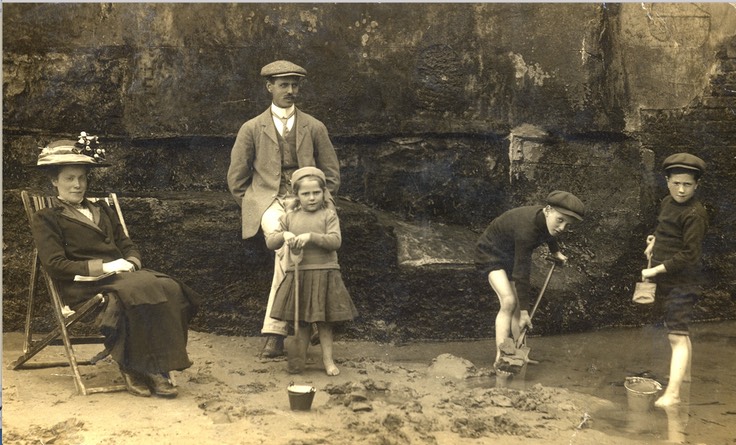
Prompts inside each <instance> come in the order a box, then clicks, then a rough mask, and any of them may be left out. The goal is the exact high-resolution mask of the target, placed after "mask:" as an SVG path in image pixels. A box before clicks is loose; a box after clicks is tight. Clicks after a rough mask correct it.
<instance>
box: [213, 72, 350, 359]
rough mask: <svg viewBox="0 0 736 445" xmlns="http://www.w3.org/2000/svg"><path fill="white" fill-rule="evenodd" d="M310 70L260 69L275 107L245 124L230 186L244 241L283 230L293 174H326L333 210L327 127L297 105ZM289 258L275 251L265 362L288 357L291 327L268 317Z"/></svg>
mask: <svg viewBox="0 0 736 445" xmlns="http://www.w3.org/2000/svg"><path fill="white" fill-rule="evenodd" d="M306 75H307V70H305V69H304V68H302V67H300V66H299V65H296V64H294V63H291V62H289V61H286V60H277V61H275V62H272V63H269V64H268V65H266V66H264V67H263V68H262V69H261V76H262V77H264V78H265V79H266V90H268V92H269V93H271V98H272V103H271V106H270V107H269V108H268V109H267V110H266V111H264V112H263V113H261V114H260V115H259V116H256V117H255V118H253V119H251V120H249V121H248V122H246V123H244V124H243V125H242V126H241V127H240V130H239V131H238V136H237V138H236V139H235V145H233V149H232V152H231V154H230V168H229V169H228V172H227V183H228V188H229V189H230V192H231V193H232V194H233V197H234V198H235V200H236V201H237V203H238V204H239V205H240V207H241V216H242V221H243V222H242V224H243V239H248V238H251V237H253V236H254V235H255V234H256V233H257V232H258V228H259V227H260V228H261V229H262V231H263V234H264V235H265V236H268V235H269V234H271V233H273V232H274V231H276V230H277V229H278V228H279V218H280V217H281V215H283V214H284V213H286V207H287V205H288V202H290V201H291V200H292V199H293V196H292V195H291V183H290V178H291V174H292V173H293V172H294V171H295V170H297V169H299V168H301V167H317V168H319V169H320V170H322V171H323V172H324V173H325V178H326V180H327V181H326V182H327V197H326V198H327V202H328V206H332V207H333V208H334V198H333V196H334V195H335V194H336V193H337V189H338V187H339V186H340V166H339V163H338V160H337V155H336V154H335V149H334V147H333V146H332V142H331V141H330V137H329V135H328V133H327V128H326V127H325V125H324V124H323V123H322V122H320V121H319V120H317V119H315V118H314V117H312V116H310V115H309V114H307V113H304V112H302V111H301V110H299V109H297V108H296V106H295V105H294V102H295V101H296V98H297V97H298V94H299V83H300V81H301V79H302V78H303V77H304V76H306ZM287 261H288V258H287V257H286V255H284V252H283V250H282V249H279V250H277V251H276V258H275V261H274V273H273V281H272V282H271V292H270V293H269V296H268V305H267V307H266V316H265V318H264V321H263V328H262V329H261V333H262V334H264V335H266V337H267V338H266V344H265V346H264V349H263V355H264V356H265V357H278V356H280V355H284V338H286V336H287V334H288V326H287V322H285V321H279V320H275V319H273V318H271V317H269V314H270V313H271V306H272V305H273V299H274V295H275V292H276V289H277V288H278V286H279V284H280V283H281V281H282V279H283V278H284V270H285V269H286V262H287Z"/></svg>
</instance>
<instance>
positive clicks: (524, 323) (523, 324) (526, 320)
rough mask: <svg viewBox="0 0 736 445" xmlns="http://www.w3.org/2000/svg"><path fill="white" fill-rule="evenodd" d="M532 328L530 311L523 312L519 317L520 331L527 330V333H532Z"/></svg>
mask: <svg viewBox="0 0 736 445" xmlns="http://www.w3.org/2000/svg"><path fill="white" fill-rule="evenodd" d="M532 327H533V326H532V319H531V317H529V311H521V317H519V329H521V330H523V329H524V328H526V330H527V331H531V330H532Z"/></svg>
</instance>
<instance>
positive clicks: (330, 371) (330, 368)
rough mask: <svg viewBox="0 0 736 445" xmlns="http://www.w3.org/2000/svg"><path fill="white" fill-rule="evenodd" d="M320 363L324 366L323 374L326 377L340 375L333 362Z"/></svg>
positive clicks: (324, 361)
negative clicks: (325, 374)
mask: <svg viewBox="0 0 736 445" xmlns="http://www.w3.org/2000/svg"><path fill="white" fill-rule="evenodd" d="M322 363H324V365H325V372H326V373H327V375H338V374H340V370H339V369H338V368H337V366H335V362H333V361H332V360H322Z"/></svg>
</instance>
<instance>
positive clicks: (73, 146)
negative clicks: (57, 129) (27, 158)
mask: <svg viewBox="0 0 736 445" xmlns="http://www.w3.org/2000/svg"><path fill="white" fill-rule="evenodd" d="M99 144H100V141H99V140H98V137H97V136H92V135H89V134H87V133H86V132H84V131H83V132H81V133H80V134H79V137H78V138H77V140H76V141H73V140H66V139H63V140H59V141H54V142H51V143H50V144H48V145H47V146H46V147H43V148H41V153H40V154H39V155H38V161H37V162H36V165H34V166H33V167H36V168H44V167H55V166H60V165H86V166H89V167H107V166H109V165H110V164H108V163H107V162H106V159H105V149H104V148H100V147H99Z"/></svg>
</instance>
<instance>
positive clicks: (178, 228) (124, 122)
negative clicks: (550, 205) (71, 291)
mask: <svg viewBox="0 0 736 445" xmlns="http://www.w3.org/2000/svg"><path fill="white" fill-rule="evenodd" d="M734 11H735V9H734V8H733V7H731V6H728V5H727V4H605V5H603V4H601V5H599V4H515V5H512V4H475V5H473V4H422V5H411V4H315V5H310V4H115V3H112V4H10V5H5V6H4V7H3V188H4V193H3V235H4V236H3V242H4V244H3V259H4V261H3V323H4V326H5V329H6V330H18V329H20V328H21V326H22V320H23V315H22V314H23V311H24V306H23V299H24V298H25V295H26V292H27V287H28V283H27V272H28V262H29V261H30V254H31V248H32V245H31V240H30V236H29V233H28V227H27V223H26V221H25V217H24V215H23V214H22V209H21V206H20V200H19V190H20V189H23V188H33V189H47V187H46V180H45V178H41V177H38V176H36V175H34V174H33V173H32V172H31V171H29V170H28V169H25V168H23V165H24V164H29V163H32V162H34V161H35V157H36V155H37V149H36V147H39V146H42V145H44V144H45V143H47V142H48V141H50V140H53V139H56V138H60V137H70V136H74V135H76V134H77V133H78V132H79V131H82V130H84V131H88V132H90V133H93V134H98V135H100V136H101V137H102V139H103V142H104V143H105V146H106V148H107V151H108V156H109V158H110V159H111V160H112V161H113V162H114V168H110V169H105V170H100V171H97V172H95V176H94V178H93V185H92V188H93V189H96V190H112V191H116V192H118V193H119V194H120V195H121V197H122V202H123V207H124V208H125V212H126V216H127V220H128V221H127V222H128V224H129V225H130V227H131V233H132V235H133V238H134V239H135V240H136V242H138V244H139V245H140V246H141V248H142V249H143V252H144V255H145V260H146V263H147V264H148V265H149V266H150V267H152V268H156V269H158V270H162V271H165V272H168V273H171V274H172V275H176V276H179V277H182V278H185V279H186V281H187V282H189V283H190V284H191V285H192V286H193V287H194V288H196V289H198V290H199V291H200V292H202V293H203V295H204V296H205V301H206V303H205V306H204V307H203V310H202V312H201V314H200V316H199V317H198V318H197V320H196V322H195V328H197V329H201V330H207V331H212V332H218V333H227V334H234V335H255V334H257V333H258V330H259V328H260V320H261V318H262V317H263V311H264V309H265V308H264V306H265V296H266V294H267V291H268V287H269V286H270V277H271V271H272V270H271V268H272V262H271V253H270V252H268V250H267V249H266V248H265V245H264V243H263V241H262V238H261V237H257V238H254V239H252V240H248V241H243V240H241V239H240V236H239V229H238V226H239V220H238V208H237V205H236V204H235V203H234V201H233V200H232V199H231V198H230V196H229V194H228V193H227V186H226V183H225V173H226V171H227V167H228V163H229V152H230V148H231V147H232V143H233V140H234V136H235V133H236V132H237V129H238V128H239V126H240V125H241V124H242V123H243V122H244V121H245V120H247V119H248V118H250V117H252V116H255V115H256V114H258V113H260V112H261V111H262V110H263V109H265V107H266V106H267V105H268V97H267V95H266V91H265V88H264V85H263V80H262V79H260V78H259V77H258V76H257V74H258V71H259V70H260V67H261V66H262V65H264V64H265V63H268V62H270V61H272V60H274V59H276V58H287V59H290V60H293V61H295V62H297V63H300V64H302V65H303V66H305V68H306V69H307V70H308V71H309V76H308V77H307V79H306V81H305V83H304V85H303V88H302V95H301V98H300V100H299V106H300V108H302V109H304V110H305V111H308V112H310V113H312V114H314V115H315V116H316V117H318V118H320V119H321V120H322V121H323V122H325V124H326V125H327V127H328V129H329V130H330V133H331V136H332V139H333V143H334V144H335V146H336V148H337V151H338V156H339V158H340V162H341V171H342V176H343V185H342V187H341V190H340V193H339V196H340V201H339V207H340V209H339V213H340V217H341V224H342V228H343V238H344V244H343V247H342V248H341V250H340V252H339V255H340V262H341V265H342V268H343V269H342V270H343V276H344V278H345V281H346V283H347V285H348V288H349V289H350V291H351V293H352V294H353V297H354V299H355V301H356V304H357V306H358V309H359V311H360V313H361V316H360V318H359V319H358V320H356V322H355V323H352V324H350V325H348V326H346V327H345V330H346V333H347V334H348V335H350V336H353V337H357V338H372V339H378V340H381V341H403V340H406V339H416V338H431V339H447V338H479V337H489V336H492V326H493V318H492V317H493V314H494V313H495V310H496V309H497V306H498V303H497V300H496V298H495V296H493V295H492V292H491V291H490V289H489V286H488V284H487V282H486V281H485V280H484V279H483V277H479V276H478V275H477V274H476V273H475V272H474V270H473V267H472V248H473V242H474V239H476V238H477V236H478V234H479V233H480V231H482V230H483V228H484V227H485V225H486V224H488V222H489V221H490V220H491V219H492V218H493V217H495V216H497V215H499V214H500V213H502V212H503V211H504V210H508V209H510V208H512V207H515V206H519V205H526V204H532V203H539V202H541V201H542V200H543V198H544V196H546V194H547V193H548V192H549V191H551V190H552V189H555V188H560V189H567V190H570V191H572V192H574V193H576V194H577V195H578V196H580V197H581V198H582V199H583V200H584V201H585V203H586V205H587V207H588V217H587V218H586V221H585V222H584V223H582V224H581V225H579V226H578V227H576V228H575V230H574V232H573V233H571V234H568V236H566V237H565V238H564V239H563V240H562V242H563V245H564V249H565V252H566V253H567V254H568V255H569V256H570V258H571V264H570V267H568V268H565V269H562V270H560V271H558V272H557V273H556V274H555V277H554V278H553V280H552V283H551V285H550V289H549V290H548V293H547V295H546V296H545V301H544V302H543V304H542V305H541V306H540V312H539V315H538V317H537V320H535V331H536V332H538V333H542V334H545V333H556V332H568V331H580V330H587V329H593V328H597V327H602V326H611V325H622V324H629V325H630V324H640V323H644V322H648V321H652V320H654V319H655V317H656V313H654V312H652V311H646V310H644V311H643V310H642V308H640V307H636V306H635V305H632V304H631V303H630V296H631V293H632V292H633V287H634V283H636V281H637V280H638V278H639V277H638V272H639V270H640V269H641V267H642V266H643V256H642V255H641V251H642V250H643V246H642V244H643V241H642V240H643V238H644V236H645V234H646V233H648V231H650V230H651V227H652V226H653V223H654V219H655V218H656V211H657V202H658V200H659V199H660V198H661V196H664V193H666V191H665V189H664V188H663V181H662V179H661V176H660V175H659V173H658V166H659V165H660V163H661V160H662V159H663V158H664V157H665V156H666V155H668V154H669V153H671V152H674V151H675V150H687V151H693V152H696V153H699V154H701V155H702V157H703V158H704V159H705V160H706V161H707V162H708V163H709V165H711V166H713V168H712V170H711V173H709V175H708V177H707V180H706V182H705V183H704V185H703V187H702V190H701V191H702V192H703V195H704V198H705V199H706V201H707V204H708V206H709V210H710V211H711V214H712V217H713V223H712V230H711V232H709V238H708V239H707V241H706V246H705V250H706V263H707V264H706V266H707V272H708V274H709V276H710V277H712V282H713V285H712V286H709V287H708V289H706V294H705V298H704V300H703V302H701V304H700V305H699V306H698V309H697V313H696V317H697V318H698V319H701V320H702V319H712V318H730V317H734V316H736V307H735V305H734V302H733V296H732V295H733V290H734V288H735V287H736V279H735V277H734V275H733V274H734V272H733V270H732V269H733V268H732V267H731V265H732V264H733V253H732V252H733V251H734V249H733V247H734V246H733V245H732V244H733V243H732V242H731V241H729V240H733V239H735V237H734V229H733V227H734V224H733V220H734V214H736V207H735V206H734V205H733V201H732V199H731V198H730V197H729V195H728V194H725V193H721V192H720V191H721V190H729V189H731V188H733V186H734V185H736V184H735V182H736V178H735V177H734V171H736V169H734V165H733V159H734V157H733V152H734V135H733V128H734V126H733V110H734V109H736V103H734V99H735V98H736V96H735V95H733V93H732V92H733V91H734V90H736V88H734V84H733V67H734V49H733V48H734V41H733V38H734V35H736V26H735V25H736V13H735V12H734ZM203 24H206V26H203ZM60 36H63V38H61V37H60ZM541 253H542V252H540V255H541ZM540 255H537V256H536V257H535V266H536V268H535V273H534V275H533V277H532V280H533V284H534V285H535V286H537V287H539V286H540V285H541V282H542V280H543V278H544V274H545V272H546V268H547V267H548V265H547V263H546V262H545V261H544V260H543V259H542V258H541V256H540Z"/></svg>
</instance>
